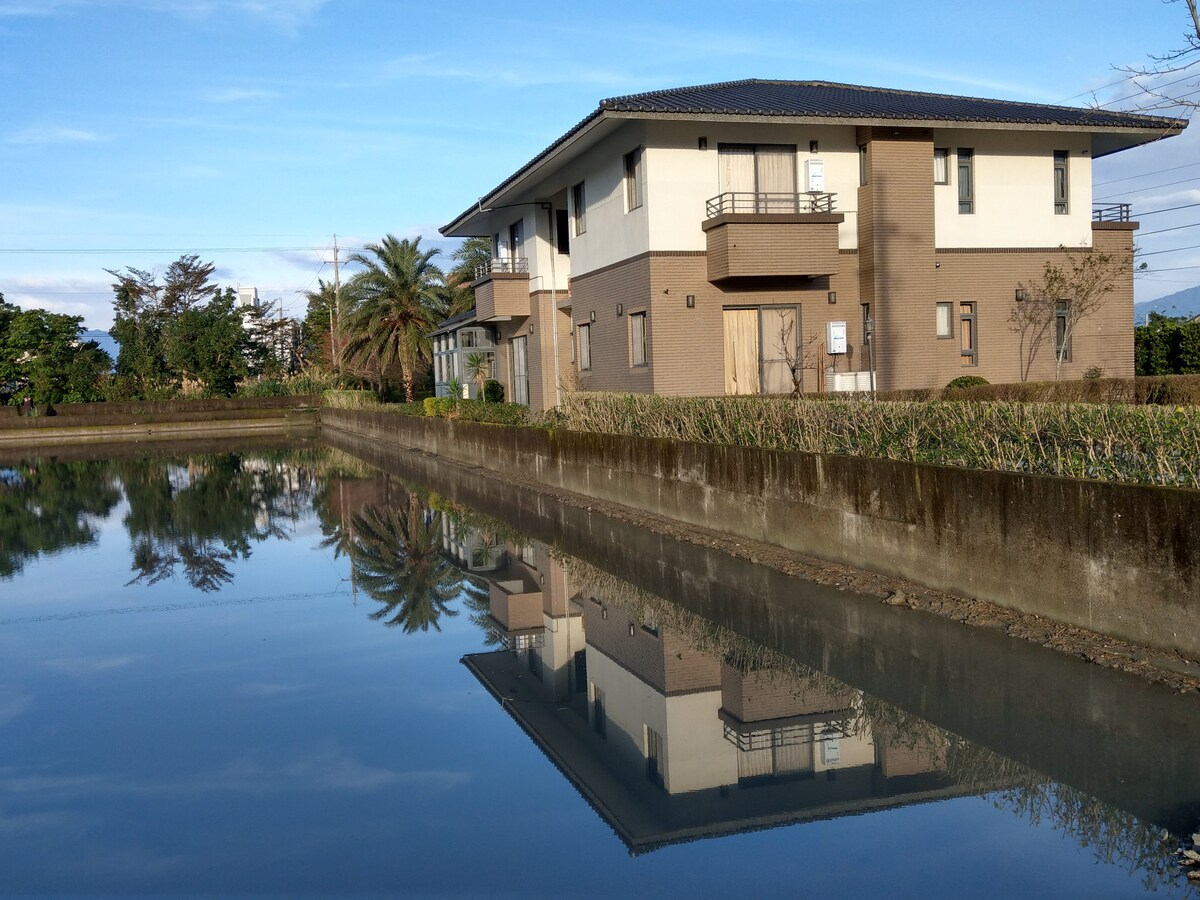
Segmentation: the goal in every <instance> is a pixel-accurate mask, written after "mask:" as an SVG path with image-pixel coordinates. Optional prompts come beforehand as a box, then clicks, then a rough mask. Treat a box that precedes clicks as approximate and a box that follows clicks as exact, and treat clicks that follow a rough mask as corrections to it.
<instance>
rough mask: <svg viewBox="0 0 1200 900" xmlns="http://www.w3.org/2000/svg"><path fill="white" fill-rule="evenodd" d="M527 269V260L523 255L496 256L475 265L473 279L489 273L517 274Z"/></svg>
mask: <svg viewBox="0 0 1200 900" xmlns="http://www.w3.org/2000/svg"><path fill="white" fill-rule="evenodd" d="M528 271H529V260H528V259H526V258H525V257H524V256H506V257H497V258H496V259H493V260H491V261H490V262H486V263H483V264H482V265H479V266H476V267H475V280H476V281H478V280H479V279H480V278H487V277H488V276H489V275H517V274H519V273H521V272H528Z"/></svg>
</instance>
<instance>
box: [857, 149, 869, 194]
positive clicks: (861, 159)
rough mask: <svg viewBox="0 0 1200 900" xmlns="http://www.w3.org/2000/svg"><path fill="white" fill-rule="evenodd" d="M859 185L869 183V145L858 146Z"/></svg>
mask: <svg viewBox="0 0 1200 900" xmlns="http://www.w3.org/2000/svg"><path fill="white" fill-rule="evenodd" d="M858 183H859V184H860V185H863V184H866V183H867V145H866V144H859V145H858Z"/></svg>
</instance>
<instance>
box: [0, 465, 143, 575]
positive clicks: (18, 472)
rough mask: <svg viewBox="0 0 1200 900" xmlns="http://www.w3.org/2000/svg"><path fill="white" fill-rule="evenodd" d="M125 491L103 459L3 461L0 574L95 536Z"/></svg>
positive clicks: (0, 475)
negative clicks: (10, 462) (83, 460)
mask: <svg viewBox="0 0 1200 900" xmlns="http://www.w3.org/2000/svg"><path fill="white" fill-rule="evenodd" d="M120 499H121V492H120V489H119V487H118V485H117V482H116V480H115V478H114V476H113V472H112V471H111V466H110V465H109V464H108V463H104V462H70V463H53V462H50V463H39V462H37V461H22V462H16V463H14V464H11V465H0V578H11V577H13V576H14V575H16V574H18V573H19V572H21V570H22V569H23V568H24V567H25V564H26V562H28V561H29V560H31V559H36V558H37V557H39V556H42V555H44V554H50V553H56V552H58V551H60V550H63V549H66V548H68V547H80V546H86V545H88V544H91V543H93V542H94V541H95V540H96V526H95V523H96V522H97V521H98V520H100V519H103V518H104V517H106V516H107V515H108V514H109V513H110V512H112V510H113V508H114V507H115V506H116V505H117V503H118V502H119V501H120Z"/></svg>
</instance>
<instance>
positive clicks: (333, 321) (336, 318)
mask: <svg viewBox="0 0 1200 900" xmlns="http://www.w3.org/2000/svg"><path fill="white" fill-rule="evenodd" d="M341 326H342V281H341V275H340V271H339V268H338V242H337V234H336V233H335V234H334V235H333V308H332V309H330V310H329V349H330V350H331V351H333V371H334V372H336V373H337V374H339V375H340V374H341V373H342V355H341V353H340V351H339V348H338V345H337V332H338V329H339V328H341Z"/></svg>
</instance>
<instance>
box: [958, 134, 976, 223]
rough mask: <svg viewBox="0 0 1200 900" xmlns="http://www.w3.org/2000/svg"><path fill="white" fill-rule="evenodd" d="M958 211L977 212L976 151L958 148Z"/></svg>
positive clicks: (964, 212)
mask: <svg viewBox="0 0 1200 900" xmlns="http://www.w3.org/2000/svg"><path fill="white" fill-rule="evenodd" d="M958 211H959V212H960V213H963V214H969V213H973V212H975V151H974V150H971V149H969V148H967V147H959V148H958Z"/></svg>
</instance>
